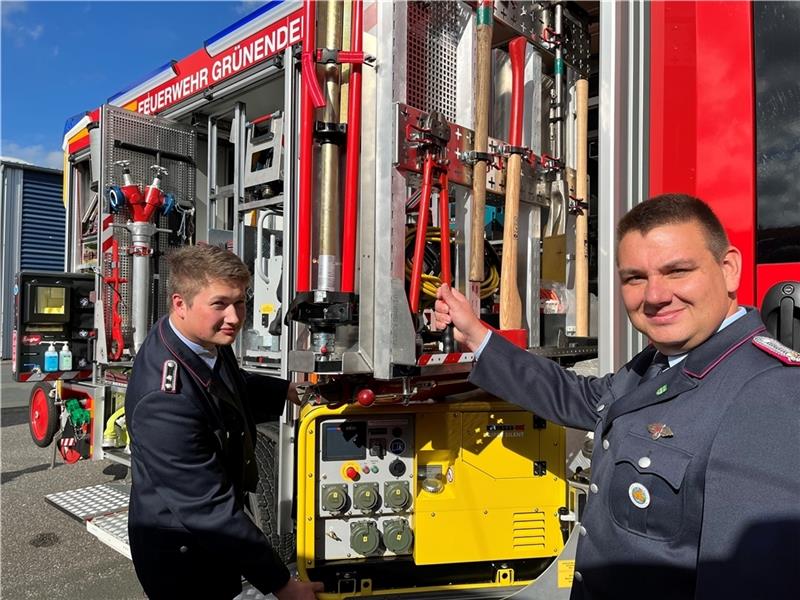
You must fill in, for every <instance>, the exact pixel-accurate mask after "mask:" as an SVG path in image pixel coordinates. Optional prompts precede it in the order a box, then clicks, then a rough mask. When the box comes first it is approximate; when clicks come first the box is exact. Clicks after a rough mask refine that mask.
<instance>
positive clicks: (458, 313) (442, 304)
mask: <svg viewBox="0 0 800 600" xmlns="http://www.w3.org/2000/svg"><path fill="white" fill-rule="evenodd" d="M451 323H452V324H453V326H454V328H455V329H454V333H455V338H456V341H457V342H459V343H460V344H466V345H467V347H468V348H469V349H470V351H474V350H475V349H476V348H477V347H478V346H480V345H481V342H482V341H483V338H484V337H486V334H487V332H488V331H489V329H488V327H486V325H484V324H483V323H482V322H481V320H480V319H478V317H477V316H476V315H475V313H474V312H472V307H471V306H470V304H469V302H468V301H467V298H466V297H465V296H464V294H462V293H461V292H459V291H458V290H457V289H455V288H451V287H450V286H449V285H447V284H442V285H440V286H439V289H438V291H437V292H436V304H435V305H434V313H433V325H434V327H435V328H436V329H437V330H441V329H444V328H445V327H446V326H447V325H450V324H451Z"/></svg>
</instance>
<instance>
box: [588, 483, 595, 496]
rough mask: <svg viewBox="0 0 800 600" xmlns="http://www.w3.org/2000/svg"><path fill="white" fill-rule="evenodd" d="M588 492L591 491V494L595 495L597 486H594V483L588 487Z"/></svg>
mask: <svg viewBox="0 0 800 600" xmlns="http://www.w3.org/2000/svg"><path fill="white" fill-rule="evenodd" d="M589 490H591V492H592V493H593V494H596V493H597V484H596V483H593V484H592V485H590V486H589Z"/></svg>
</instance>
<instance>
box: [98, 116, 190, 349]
mask: <svg viewBox="0 0 800 600" xmlns="http://www.w3.org/2000/svg"><path fill="white" fill-rule="evenodd" d="M101 123H102V126H103V151H102V161H103V166H104V169H103V182H102V188H101V189H103V190H106V189H108V187H109V186H121V185H122V183H123V180H122V168H121V167H120V166H119V165H116V164H115V163H116V162H117V161H121V160H126V161H129V162H130V170H131V178H132V179H133V183H135V184H138V185H139V186H140V187H141V188H142V191H143V192H144V188H145V187H147V186H149V185H150V184H151V183H152V181H153V171H152V169H151V168H150V167H151V166H152V165H156V164H157V165H160V166H162V167H164V168H165V169H166V170H167V174H166V175H164V176H163V177H162V179H161V189H162V190H163V191H164V192H165V193H171V194H172V195H173V196H174V197H175V201H176V202H177V203H179V204H182V205H188V204H194V202H195V190H196V184H195V177H196V166H195V162H194V161H195V155H196V144H197V139H196V134H195V131H194V129H192V128H191V127H187V126H185V125H181V124H179V123H176V122H174V121H170V120H168V119H162V118H158V117H151V116H147V115H142V114H139V113H135V112H132V111H128V110H124V109H121V108H117V107H114V106H108V105H106V106H104V107H103V113H102V117H101ZM103 204H104V207H103V211H104V212H106V211H107V210H108V206H107V205H106V203H105V202H104V203H103ZM131 219H132V215H131V212H130V209H129V207H128V206H127V205H126V206H124V207H123V208H122V210H121V211H120V212H119V213H117V214H115V215H113V222H114V226H115V227H114V232H113V233H114V237H115V238H116V239H117V240H118V242H119V248H120V250H119V252H120V276H121V277H123V278H125V279H127V280H128V281H129V282H130V280H131V275H132V273H131V271H132V259H131V256H130V255H129V254H128V253H127V248H128V246H129V245H130V243H131V235H130V233H129V232H128V231H127V230H126V229H125V228H124V225H125V224H126V223H128V221H130V220H131ZM155 224H156V225H157V227H159V228H160V229H172V230H173V231H174V230H175V227H174V220H173V224H172V225H173V226H171V223H170V218H168V217H165V216H164V215H161V214H160V213H159V216H158V217H157V218H156V221H155ZM171 238H172V239H171ZM179 245H180V240H178V239H176V238H175V237H174V236H172V235H171V234H168V233H163V232H160V233H156V234H155V235H154V236H153V239H152V247H153V250H154V255H153V258H152V264H151V273H152V277H151V280H150V289H149V295H150V298H151V302H152V304H151V306H152V307H153V308H152V310H151V323H149V325H152V322H153V321H154V320H155V317H158V316H160V315H163V314H165V313H166V312H167V309H168V304H167V294H166V281H167V278H168V276H169V273H168V268H167V264H166V254H167V252H168V251H169V249H170V248H172V247H177V246H179ZM111 268H112V267H111V252H110V250H108V249H106V250H105V251H104V252H103V261H102V272H103V275H104V276H110V275H111ZM131 288H132V286H131V285H130V283H128V284H123V285H122V286H121V299H122V301H121V302H120V305H119V313H120V316H121V317H122V330H123V335H124V336H125V341H126V347H127V346H129V345H130V340H131V336H132V327H131V314H130V307H131ZM112 296H113V294H112V293H110V292H108V291H107V293H106V294H105V304H106V311H105V315H106V330H107V331H111V319H112V311H111V300H112Z"/></svg>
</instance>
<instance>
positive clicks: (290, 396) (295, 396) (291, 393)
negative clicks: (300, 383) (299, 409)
mask: <svg viewBox="0 0 800 600" xmlns="http://www.w3.org/2000/svg"><path fill="white" fill-rule="evenodd" d="M286 399H287V400H288V401H289V402H291V403H292V404H294V405H295V406H302V405H303V401H302V399H301V398H300V394H299V393H298V391H297V384H296V383H295V382H294V381H292V382H290V383H289V389H288V390H287V392H286Z"/></svg>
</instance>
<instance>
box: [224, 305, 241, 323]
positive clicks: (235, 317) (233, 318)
mask: <svg viewBox="0 0 800 600" xmlns="http://www.w3.org/2000/svg"><path fill="white" fill-rule="evenodd" d="M224 314H225V321H226V322H227V323H238V322H239V321H240V320H241V317H240V315H239V311H238V310H237V309H236V305H235V304H231V305H229V306H228V307H227V308H226V309H225V313H224Z"/></svg>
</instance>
